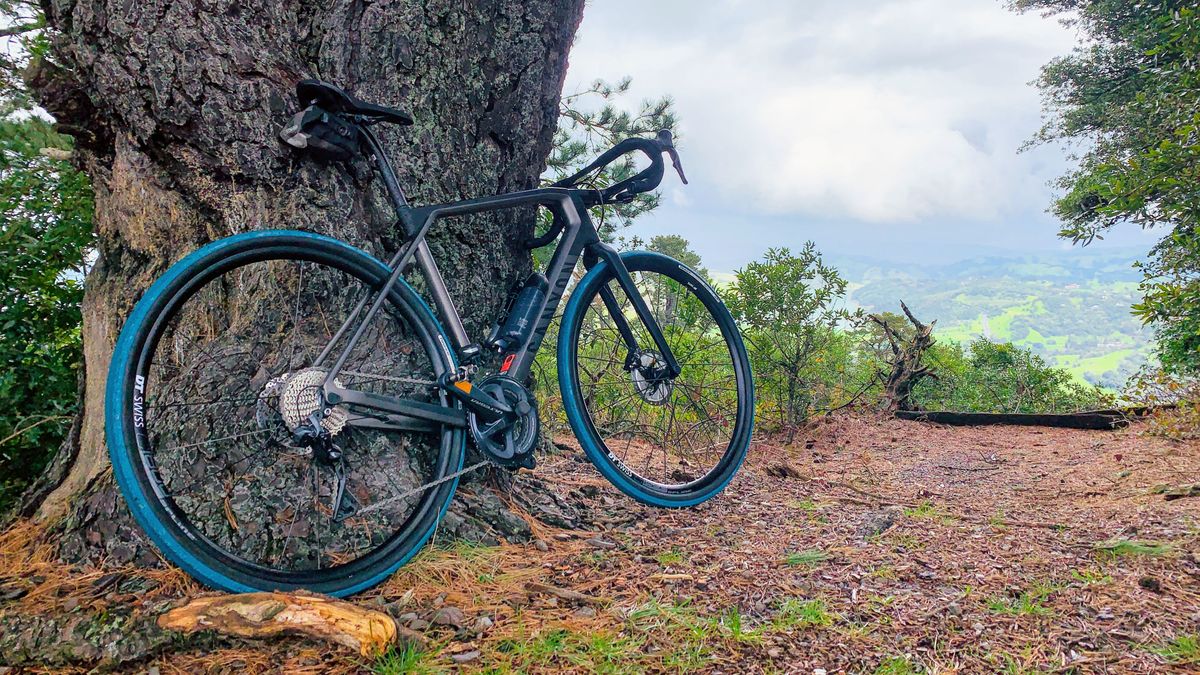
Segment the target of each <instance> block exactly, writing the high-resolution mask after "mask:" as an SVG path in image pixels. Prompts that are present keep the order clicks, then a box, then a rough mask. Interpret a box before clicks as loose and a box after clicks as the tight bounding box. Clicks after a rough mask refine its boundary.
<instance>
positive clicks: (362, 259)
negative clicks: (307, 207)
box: [106, 232, 465, 596]
mask: <svg viewBox="0 0 1200 675" xmlns="http://www.w3.org/2000/svg"><path fill="white" fill-rule="evenodd" d="M387 275H388V270H387V268H386V267H385V266H384V265H383V264H382V263H380V262H378V261H377V260H375V259H374V258H371V257H370V256H369V255H367V254H366V253H364V252H363V251H360V250H358V249H355V248H353V247H351V246H348V245H346V244H343V243H341V242H338V241H336V240H333V239H329V238H326V237H321V236H317V235H313V234H308V233H303V232H260V233H250V234H246V235H239V236H236V237H231V238H229V239H224V240H221V241H218V242H215V243H213V244H210V245H209V246H206V247H204V248H203V249H201V250H199V251H197V252H196V253H194V254H192V255H191V256H188V257H187V258H185V259H184V260H182V261H180V262H179V263H177V264H176V265H175V266H173V267H172V268H171V269H170V270H168V271H167V273H166V274H165V275H164V276H163V277H162V278H161V279H159V280H158V281H157V282H156V283H155V284H154V285H153V286H152V287H151V288H150V290H149V291H147V293H146V295H145V296H144V297H143V298H142V300H141V301H140V302H139V303H138V305H137V307H136V308H135V310H134V312H133V314H132V315H131V316H130V319H129V321H128V322H127V323H126V325H125V327H124V329H123V330H122V332H121V335H120V338H119V339H118V341H117V346H116V350H115V353H114V355H113V362H112V368H111V372H110V377H109V384H108V393H107V401H106V406H107V434H108V444H109V448H110V454H111V456H112V462H113V467H114V473H115V475H116V477H117V480H118V482H119V484H120V486H121V488H122V490H123V492H124V494H125V496H126V499H127V501H128V502H129V505H130V508H131V510H132V511H133V514H134V516H135V517H136V518H137V520H138V521H139V523H140V524H141V525H142V527H143V528H144V529H145V530H146V532H147V533H148V534H149V535H150V536H151V538H152V539H153V540H154V542H155V544H157V546H158V547H159V549H160V550H161V551H162V552H163V553H164V554H165V555H166V556H167V557H168V558H169V559H171V560H172V561H173V562H175V563H176V564H178V565H179V566H181V567H183V568H184V569H185V570H187V571H188V572H189V573H191V574H192V575H193V576H196V577H197V578H199V579H200V580H202V581H203V582H205V583H206V584H208V585H210V586H214V587H217V588H221V589H224V590H228V591H248V590H272V589H291V588H307V589H310V590H314V591H319V592H323V593H328V594H331V595H338V596H341V595H347V594H350V593H354V592H357V591H360V590H363V589H365V588H367V587H369V586H371V585H373V584H375V583H378V582H380V581H382V580H383V579H385V578H386V577H387V576H388V575H389V574H390V573H391V572H393V571H394V570H395V569H396V568H398V567H399V566H400V565H401V564H403V563H404V562H405V561H407V560H408V559H409V558H410V557H411V556H412V555H414V554H415V553H416V552H417V550H418V549H419V548H420V547H421V546H422V545H423V544H424V542H425V541H426V540H427V539H428V537H429V536H430V535H431V534H432V533H433V530H434V528H435V527H436V526H437V522H438V519H439V518H440V516H441V514H442V513H443V511H444V509H445V506H446V505H447V504H448V503H449V501H450V499H451V497H452V495H453V493H454V489H455V486H456V482H457V481H456V480H445V481H443V482H439V481H442V480H443V479H444V478H445V477H446V476H448V475H450V474H453V473H454V472H455V471H457V470H459V469H460V468H461V467H462V461H463V453H464V442H465V434H464V432H463V430H461V429H457V430H456V429H450V428H446V427H440V426H439V427H430V428H429V429H428V430H426V431H396V430H394V429H388V428H384V427H383V426H382V425H380V424H378V423H377V422H378V420H376V419H373V418H372V417H371V416H370V414H369V411H364V410H357V409H353V408H346V407H342V406H334V407H333V408H331V409H329V410H327V411H320V412H322V414H323V421H322V422H321V426H322V428H323V429H324V430H325V431H327V432H329V434H330V440H331V441H332V445H330V446H321V447H312V446H309V445H306V444H305V443H301V442H298V441H297V440H296V434H295V433H294V432H295V431H296V430H297V428H299V427H300V425H302V424H304V423H305V422H306V421H308V420H309V419H310V416H311V415H312V414H313V413H317V412H318V411H317V405H318V403H317V401H318V397H317V394H318V392H319V391H320V387H321V385H322V383H323V382H324V379H325V375H326V374H327V373H328V367H329V365H330V363H331V362H332V361H333V360H335V359H336V357H337V356H338V354H339V353H340V351H341V349H342V348H343V346H344V343H345V339H346V338H345V337H343V338H341V339H340V340H338V341H337V342H335V343H334V348H333V349H332V350H330V351H329V353H327V354H325V355H324V359H323V360H322V359H320V358H319V357H321V355H322V352H323V351H324V348H325V347H326V345H328V344H329V343H330V341H331V340H332V339H333V337H334V335H335V334H336V332H337V330H338V328H339V327H340V326H341V325H342V323H343V321H344V320H345V319H346V317H347V316H349V315H350V314H351V313H352V312H353V310H354V308H355V307H357V306H358V305H359V303H360V302H361V301H362V300H363V299H364V298H373V297H374V294H375V293H376V292H377V289H379V288H381V287H382V284H383V282H384V280H385V279H386V278H387ZM445 344H446V341H445V338H444V336H442V335H441V333H440V328H439V326H438V324H437V322H436V320H435V319H434V318H433V316H432V314H431V313H430V311H429V309H428V308H427V307H426V306H425V304H424V303H423V302H422V301H421V300H420V298H419V297H418V296H417V295H416V294H415V293H414V292H413V291H412V289H411V288H410V287H408V286H407V285H406V284H403V283H400V284H398V285H397V286H396V288H395V289H394V290H393V291H392V293H391V295H390V297H389V298H388V302H386V303H385V304H384V306H383V308H382V309H381V311H380V312H379V313H378V315H377V316H376V317H375V318H374V319H373V320H372V322H371V323H370V324H368V325H367V326H366V328H365V331H364V333H363V335H362V338H361V340H360V341H359V342H358V343H357V345H356V346H355V348H354V350H353V351H352V352H351V354H350V356H349V358H348V360H347V361H346V364H345V366H344V367H343V368H342V370H341V372H340V374H339V375H338V378H337V380H338V381H339V382H340V383H341V384H342V385H343V386H345V387H347V388H351V389H356V390H360V391H365V392H371V393H376V394H384V395H388V396H395V397H401V398H406V399H414V400H420V401H424V402H427V403H434V404H439V405H452V404H451V403H450V402H448V401H447V400H446V398H445V395H444V394H443V393H441V392H440V391H439V390H437V388H436V387H435V386H434V385H435V382H436V380H437V378H438V376H440V375H441V374H443V373H445V372H448V371H449V370H451V369H453V368H454V366H455V364H454V362H453V357H452V356H451V355H450V354H449V353H448V351H447V349H446V347H445ZM331 449H332V451H331ZM422 486H427V487H426V488H425V489H421V487H422ZM372 507H373V508H372Z"/></svg>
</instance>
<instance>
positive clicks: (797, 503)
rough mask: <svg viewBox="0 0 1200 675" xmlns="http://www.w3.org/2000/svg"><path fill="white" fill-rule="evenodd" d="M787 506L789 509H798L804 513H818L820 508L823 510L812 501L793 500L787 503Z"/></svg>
mask: <svg viewBox="0 0 1200 675" xmlns="http://www.w3.org/2000/svg"><path fill="white" fill-rule="evenodd" d="M787 505H788V507H789V508H793V509H798V510H800V511H804V512H806V513H812V512H813V511H819V510H820V509H821V508H823V507H822V506H821V505H820V504H818V503H816V502H815V501H813V500H812V499H793V500H791V501H789V502H788V503H787Z"/></svg>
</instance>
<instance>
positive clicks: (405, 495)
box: [354, 459, 491, 516]
mask: <svg viewBox="0 0 1200 675" xmlns="http://www.w3.org/2000/svg"><path fill="white" fill-rule="evenodd" d="M487 464H491V462H490V461H488V460H486V459H485V460H483V461H482V462H479V463H478V464H472V465H471V466H468V467H467V468H465V469H460V470H458V471H455V472H454V473H452V474H450V475H448V476H443V477H441V478H439V479H437V480H435V481H433V482H431V483H426V484H424V485H422V486H420V487H415V488H413V489H411V490H409V491H407V492H402V493H400V494H398V495H396V496H395V497H388V498H387V499H384V500H383V501H379V502H375V503H374V504H371V505H369V506H364V507H362V508H361V509H359V510H358V511H356V512H355V513H354V515H356V516H358V515H362V514H364V513H371V512H372V511H378V510H379V509H382V508H383V507H385V506H387V505H388V504H394V503H396V502H398V501H400V500H401V499H406V498H408V497H411V496H413V495H415V494H417V493H418V492H424V491H425V490H428V489H429V488H431V487H436V486H438V485H441V484H442V483H445V482H446V481H450V480H454V479H455V478H458V477H459V476H461V475H463V474H465V473H470V472H472V471H474V470H475V469H478V468H479V467H481V466H485V465H487Z"/></svg>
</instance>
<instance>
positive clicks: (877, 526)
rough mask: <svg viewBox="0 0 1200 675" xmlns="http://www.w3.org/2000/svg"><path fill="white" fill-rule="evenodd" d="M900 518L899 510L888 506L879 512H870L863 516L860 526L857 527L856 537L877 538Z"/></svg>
mask: <svg viewBox="0 0 1200 675" xmlns="http://www.w3.org/2000/svg"><path fill="white" fill-rule="evenodd" d="M899 517H900V509H898V508H896V507H893V506H889V507H887V508H885V509H882V510H879V511H872V512H871V513H868V514H867V515H865V516H863V521H862V524H861V525H859V526H858V536H859V537H861V538H863V539H870V538H871V537H878V536H879V535H881V534H883V533H884V532H887V531H888V530H890V529H891V528H892V526H893V525H895V524H896V520H897V519H898V518H899Z"/></svg>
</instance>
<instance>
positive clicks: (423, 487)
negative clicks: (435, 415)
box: [339, 370, 491, 516]
mask: <svg viewBox="0 0 1200 675" xmlns="http://www.w3.org/2000/svg"><path fill="white" fill-rule="evenodd" d="M339 374H340V375H344V376H358V377H366V378H370V379H373V380H385V381H387V382H401V383H404V384H420V385H426V386H431V387H432V386H436V385H437V383H436V382H434V381H432V380H419V379H417V378H415V377H401V376H397V375H383V374H380V373H360V372H357V371H354V370H343V371H341V372H340V373H339ZM490 463H491V462H490V461H488V460H486V459H485V460H483V461H482V462H479V463H477V464H472V465H471V466H468V467H467V468H465V469H460V470H458V471H455V472H454V473H452V474H449V475H446V476H443V477H441V478H439V479H437V480H435V481H433V482H430V483H425V484H424V485H421V486H419V487H415V488H413V489H411V490H408V491H406V492H402V493H400V494H398V495H395V496H393V497H388V498H387V499H384V500H383V501H379V502H375V503H374V504H371V505H369V506H364V507H363V508H361V509H359V510H358V511H356V512H355V513H354V515H356V516H358V515H363V514H367V513H371V512H373V511H378V510H379V509H382V508H383V507H385V506H388V505H389V504H395V503H396V502H398V501H400V500H402V499H407V498H409V497H411V496H413V495H415V494H418V493H421V492H424V491H426V490H428V489H430V488H433V487H437V486H439V485H441V484H442V483H446V482H448V481H452V480H454V479H455V478H458V477H459V476H462V475H464V474H468V473H471V472H472V471H474V470H476V469H479V468H480V467H483V466H486V465H487V464H490Z"/></svg>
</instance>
